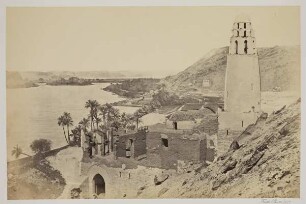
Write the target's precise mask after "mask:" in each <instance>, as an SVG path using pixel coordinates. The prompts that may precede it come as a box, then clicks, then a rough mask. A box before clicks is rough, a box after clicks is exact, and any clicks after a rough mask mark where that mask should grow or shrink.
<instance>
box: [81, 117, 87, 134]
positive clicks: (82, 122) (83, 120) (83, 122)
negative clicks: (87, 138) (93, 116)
mask: <svg viewBox="0 0 306 204" xmlns="http://www.w3.org/2000/svg"><path fill="white" fill-rule="evenodd" d="M79 125H80V126H81V128H82V130H83V131H84V132H87V128H88V126H89V120H88V119H87V118H83V119H82V120H81V121H80V122H79Z"/></svg>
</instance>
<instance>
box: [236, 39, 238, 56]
mask: <svg viewBox="0 0 306 204" xmlns="http://www.w3.org/2000/svg"><path fill="white" fill-rule="evenodd" d="M235 46H236V54H238V41H237V40H235Z"/></svg>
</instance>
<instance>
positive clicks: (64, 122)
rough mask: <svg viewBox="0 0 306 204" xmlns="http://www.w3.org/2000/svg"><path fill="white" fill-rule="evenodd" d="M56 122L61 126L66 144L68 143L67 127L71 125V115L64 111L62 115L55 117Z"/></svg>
mask: <svg viewBox="0 0 306 204" xmlns="http://www.w3.org/2000/svg"><path fill="white" fill-rule="evenodd" d="M57 124H58V125H59V126H62V128H63V132H64V136H65V139H66V142H67V143H68V144H70V133H69V127H71V126H72V125H73V120H72V117H71V115H70V113H68V112H64V113H63V115H61V116H60V117H59V118H58V119H57ZM65 127H66V128H67V133H68V136H67V135H66V131H65Z"/></svg>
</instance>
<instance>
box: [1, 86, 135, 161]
mask: <svg viewBox="0 0 306 204" xmlns="http://www.w3.org/2000/svg"><path fill="white" fill-rule="evenodd" d="M107 85H108V84H106V83H103V84H94V85H91V86H47V85H43V86H39V87H33V88H20V89H7V153H8V155H7V157H8V160H12V159H14V158H13V157H12V156H11V151H12V149H13V147H14V146H16V145H18V146H20V147H21V148H22V150H23V151H24V152H25V153H28V154H32V152H31V149H30V147H29V146H30V144H31V142H32V141H33V140H35V139H38V138H46V139H50V140H51V141H52V142H53V148H56V147H60V146H63V145H66V142H65V138H64V134H63V130H62V128H61V127H59V126H58V125H57V118H58V117H59V116H60V115H61V114H62V113H63V112H64V111H67V112H69V113H71V116H72V119H73V121H74V125H77V124H78V122H79V121H80V120H81V119H82V118H83V117H87V116H88V112H89V110H87V109H85V108H84V105H85V102H86V101H87V100H89V99H95V100H97V101H99V103H100V104H104V103H112V102H116V101H120V100H123V99H124V98H121V97H119V96H118V95H114V94H112V93H110V92H106V91H103V90H102V88H104V87H106V86H107ZM117 108H118V109H119V110H121V111H122V112H123V111H124V112H126V113H133V112H134V111H136V110H137V109H138V108H137V107H117Z"/></svg>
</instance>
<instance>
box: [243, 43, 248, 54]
mask: <svg viewBox="0 0 306 204" xmlns="http://www.w3.org/2000/svg"><path fill="white" fill-rule="evenodd" d="M244 53H245V54H248V41H247V40H245V41H244Z"/></svg>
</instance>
